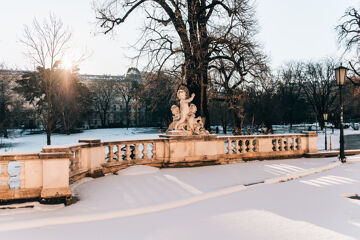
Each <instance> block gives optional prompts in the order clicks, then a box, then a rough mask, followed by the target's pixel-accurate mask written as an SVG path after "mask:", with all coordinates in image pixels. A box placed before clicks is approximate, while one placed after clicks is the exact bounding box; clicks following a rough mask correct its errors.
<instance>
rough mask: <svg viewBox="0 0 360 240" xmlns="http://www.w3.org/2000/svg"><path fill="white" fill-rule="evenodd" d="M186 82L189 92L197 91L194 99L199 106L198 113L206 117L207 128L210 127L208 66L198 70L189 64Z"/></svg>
mask: <svg viewBox="0 0 360 240" xmlns="http://www.w3.org/2000/svg"><path fill="white" fill-rule="evenodd" d="M186 83H187V87H188V90H189V94H190V95H191V94H192V93H195V98H194V100H193V101H192V102H193V103H194V104H195V105H196V107H197V109H198V110H197V115H200V116H201V117H204V118H205V124H204V125H205V128H206V129H208V130H209V129H210V115H209V111H208V106H207V84H208V76H207V68H206V67H203V68H201V69H200V70H196V68H194V67H193V66H192V65H191V64H189V65H188V67H187V71H186Z"/></svg>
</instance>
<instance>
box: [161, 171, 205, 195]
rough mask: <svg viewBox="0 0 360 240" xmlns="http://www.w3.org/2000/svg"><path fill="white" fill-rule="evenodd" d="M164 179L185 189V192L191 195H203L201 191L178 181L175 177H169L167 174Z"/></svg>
mask: <svg viewBox="0 0 360 240" xmlns="http://www.w3.org/2000/svg"><path fill="white" fill-rule="evenodd" d="M164 177H166V178H167V179H168V180H170V181H173V182H175V183H177V184H179V186H180V187H182V188H183V189H185V190H186V191H188V192H190V193H192V194H195V195H199V194H202V193H203V192H202V191H200V190H198V189H196V188H195V187H193V186H191V185H189V184H186V183H184V182H182V181H180V180H179V179H178V178H177V177H174V176H171V175H168V174H165V175H164Z"/></svg>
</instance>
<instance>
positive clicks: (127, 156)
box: [126, 143, 131, 162]
mask: <svg viewBox="0 0 360 240" xmlns="http://www.w3.org/2000/svg"><path fill="white" fill-rule="evenodd" d="M126 161H128V162H130V161H131V148H130V143H127V144H126Z"/></svg>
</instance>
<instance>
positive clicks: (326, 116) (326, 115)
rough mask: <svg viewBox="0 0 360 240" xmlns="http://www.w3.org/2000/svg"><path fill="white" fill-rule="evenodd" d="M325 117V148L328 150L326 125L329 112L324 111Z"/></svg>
mask: <svg viewBox="0 0 360 240" xmlns="http://www.w3.org/2000/svg"><path fill="white" fill-rule="evenodd" d="M323 117H324V126H325V150H327V136H326V127H327V119H328V114H327V113H324V114H323Z"/></svg>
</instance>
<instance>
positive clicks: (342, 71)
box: [335, 66, 348, 86]
mask: <svg viewBox="0 0 360 240" xmlns="http://www.w3.org/2000/svg"><path fill="white" fill-rule="evenodd" d="M347 70H348V69H347V68H346V67H343V66H340V67H337V68H335V78H336V82H337V84H338V85H339V86H342V85H344V82H345V77H346V72H347Z"/></svg>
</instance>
